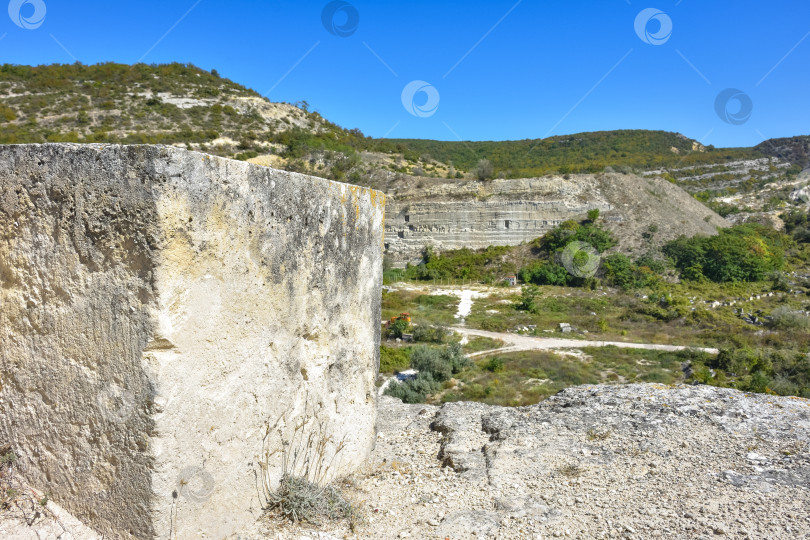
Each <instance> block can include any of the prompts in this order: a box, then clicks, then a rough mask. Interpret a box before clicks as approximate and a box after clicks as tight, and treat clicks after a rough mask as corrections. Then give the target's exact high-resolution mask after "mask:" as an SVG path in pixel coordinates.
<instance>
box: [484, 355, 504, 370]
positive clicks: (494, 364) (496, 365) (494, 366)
mask: <svg viewBox="0 0 810 540" xmlns="http://www.w3.org/2000/svg"><path fill="white" fill-rule="evenodd" d="M484 369H486V370H487V371H489V372H491V373H496V372H498V371H503V360H501V359H500V358H498V357H497V356H493V357H492V358H490V359H489V360H488V361H487V363H486V364H484Z"/></svg>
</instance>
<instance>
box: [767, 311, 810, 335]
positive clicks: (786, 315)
mask: <svg viewBox="0 0 810 540" xmlns="http://www.w3.org/2000/svg"><path fill="white" fill-rule="evenodd" d="M771 316H772V317H773V320H772V321H771V326H772V327H773V328H775V329H777V330H786V331H804V332H810V317H808V316H807V315H805V314H804V313H801V312H799V311H793V310H792V309H790V308H789V307H787V306H780V307H778V308H776V309H775V310H773V313H771Z"/></svg>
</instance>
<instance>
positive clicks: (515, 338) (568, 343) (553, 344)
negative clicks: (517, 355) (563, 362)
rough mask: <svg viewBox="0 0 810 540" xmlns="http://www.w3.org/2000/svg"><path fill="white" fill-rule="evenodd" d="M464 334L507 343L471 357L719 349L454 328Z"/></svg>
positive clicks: (709, 351) (710, 351)
mask: <svg viewBox="0 0 810 540" xmlns="http://www.w3.org/2000/svg"><path fill="white" fill-rule="evenodd" d="M452 329H453V330H454V331H456V332H458V333H459V334H461V335H462V336H465V335H466V336H482V337H488V338H492V339H500V340H501V341H503V342H504V343H505V346H504V347H501V348H500V349H494V350H489V351H481V352H477V353H473V354H470V355H469V356H470V357H471V358H475V357H478V356H486V355H488V354H493V353H496V352H497V353H504V352H514V351H540V350H549V349H581V348H583V347H609V346H611V345H612V346H615V347H621V348H625V349H647V350H651V351H682V350H685V349H695V350H698V351H702V352H707V353H710V354H717V352H718V350H717V349H711V348H704V347H684V346H681V345H657V344H654V343H626V342H623V341H589V340H584V339H565V338H556V337H548V338H546V337H534V336H522V335H520V334H501V333H499V332H488V331H486V330H475V329H472V328H463V327H460V326H454V327H453V328H452Z"/></svg>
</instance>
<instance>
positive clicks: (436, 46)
mask: <svg viewBox="0 0 810 540" xmlns="http://www.w3.org/2000/svg"><path fill="white" fill-rule="evenodd" d="M5 1H6V0H3V2H5ZM37 3H40V4H41V5H40V6H37V5H36V4H37ZM18 4H22V5H21V7H19V9H17V8H16V6H17V5H18ZM42 5H44V6H45V10H44V15H45V16H44V19H43V18H41V17H40V15H42V13H43V10H42ZM37 8H39V12H38V10H37ZM329 8H331V11H330V12H333V13H334V16H333V17H329V16H328V13H327V17H326V19H327V21H328V22H331V24H328V25H325V24H324V22H323V19H324V17H323V14H324V10H325V9H329ZM648 8H654V9H652V10H651V11H646V12H644V13H642V11H643V10H647V9H648ZM10 11H11V12H12V14H16V15H15V16H16V17H17V19H16V21H15V20H12V17H11V16H8V17H6V16H3V17H2V19H0V36H4V37H3V38H2V39H1V40H0V56H2V61H3V62H8V63H18V64H45V63H54V62H58V63H71V62H73V61H74V60H79V61H81V62H83V63H86V64H91V63H96V62H102V61H115V62H123V63H134V62H137V61H139V60H142V61H144V62H147V63H163V62H172V61H178V62H190V63H193V64H196V65H198V66H200V67H202V68H205V69H214V68H215V69H217V70H218V71H219V72H220V74H221V75H223V76H225V77H228V78H230V79H233V80H234V81H236V82H239V83H241V84H244V85H246V86H249V87H251V88H253V89H254V90H256V91H258V92H260V93H263V94H265V95H267V96H268V97H269V98H270V99H272V100H274V101H288V102H295V101H298V100H306V101H308V102H309V103H310V104H311V107H312V108H313V109H314V110H317V111H319V112H320V113H321V114H323V115H324V116H325V117H326V118H328V119H330V120H332V121H334V122H337V123H338V124H340V125H342V126H344V127H348V128H353V127H357V128H360V129H361V130H362V131H363V132H364V133H365V134H367V135H371V136H374V137H382V136H386V135H387V136H389V137H394V138H432V139H443V140H457V139H465V140H503V139H523V138H539V137H546V136H549V135H558V134H567V133H576V132H581V131H597V130H610V129H636V128H640V129H663V130H668V131H678V132H681V133H684V134H686V135H688V136H689V137H692V138H695V139H699V140H701V141H702V142H704V143H705V144H714V145H716V146H748V145H754V144H757V143H758V142H760V141H762V140H763V139H765V138H771V137H783V136H791V135H798V134H810V2H808V1H807V0H790V1H788V0H771V1H768V2H764V1H761V0H757V1H753V0H737V1H730V0H718V1H714V0H712V1H706V0H703V1H698V0H644V1H643V2H641V1H640V0H598V1H597V0H594V1H588V2H586V1H580V2H576V1H570V0H568V1H564V0H556V1H553V0H546V1H538V0H522V1H520V2H518V1H517V0H506V1H501V0H495V1H489V2H482V1H475V0H467V1H446V2H441V1H438V0H435V1H411V2H402V1H400V2H387V1H377V2H373V1H371V0H351V1H347V2H342V3H340V4H330V3H329V2H326V1H315V2H310V1H297V2H296V1H289V0H284V1H271V2H259V1H250V0H234V1H229V2H217V1H214V0H199V1H198V0H183V1H153V0H139V1H137V2H129V1H116V2H110V1H109V0H108V1H104V2H102V1H93V0H87V1H83V2H75V1H73V2H67V1H58V0H12V1H11V5H10ZM0 14H2V13H1V12H0ZM639 14H641V17H640V20H641V25H640V26H639V31H638V32H637V29H636V26H637V25H636V19H637V17H639ZM20 17H21V18H20ZM355 20H356V21H357V24H356V25H355V24H353V23H354V22H355ZM26 21H27V22H26ZM645 23H646V24H645ZM670 24H671V32H670V31H669V25H670ZM21 25H22V26H37V27H36V28H33V29H26V28H23V27H21ZM412 81H424V82H423V83H421V84H416V85H415V87H416V88H417V89H421V90H420V91H417V92H415V93H412V94H413V96H412V99H411V97H410V94H409V95H408V96H406V99H405V100H404V104H405V105H408V108H406V106H404V104H403V96H402V94H403V89H405V88H406V87H407V86H408V85H409V83H411V82H412ZM426 85H427V86H426ZM411 86H414V85H411ZM726 89H737V90H739V92H731V93H728V92H727V93H726V95H732V96H736V97H732V98H727V99H726V100H725V101H724V102H723V103H720V104H719V106H716V101H717V96H718V95H721V93H722V92H723V91H724V90H726ZM426 91H427V92H426ZM428 101H431V103H428ZM436 101H438V105H437V106H436V107H434V106H433V105H434V104H435V103H436ZM718 109H719V111H720V113H718V112H717V111H718ZM749 109H750V110H749ZM420 111H421V112H420ZM414 112H415V113H416V114H414Z"/></svg>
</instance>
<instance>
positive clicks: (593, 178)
mask: <svg viewBox="0 0 810 540" xmlns="http://www.w3.org/2000/svg"><path fill="white" fill-rule="evenodd" d="M592 209H598V210H599V211H600V213H601V216H602V222H603V223H604V226H605V227H606V228H607V229H608V230H610V231H611V232H612V233H613V234H614V235H615V236H616V238H617V239H618V241H619V248H620V249H622V250H623V251H628V252H631V251H642V252H643V251H646V250H648V249H649V241H648V240H647V239H645V237H644V235H643V234H644V233H646V232H648V231H649V229H650V227H651V226H652V225H655V227H656V229H657V230H658V233H657V234H656V235H655V238H654V239H653V242H656V243H661V242H663V241H666V240H670V239H672V238H675V237H677V236H678V235H680V234H686V235H694V234H698V233H700V234H715V232H716V228H717V227H722V226H728V225H729V223H728V222H726V221H725V220H724V219H723V218H721V217H720V216H718V215H717V214H715V213H714V212H712V211H711V210H709V209H708V208H706V207H705V206H703V205H702V204H701V203H700V202H698V201H696V200H695V199H694V198H693V197H692V196H690V195H689V194H688V193H687V192H686V191H684V190H683V189H681V188H679V187H678V186H676V185H674V184H671V183H669V182H667V181H666V180H664V179H662V178H658V177H650V178H642V177H639V176H635V175H624V174H615V173H606V174H596V175H594V174H578V175H566V176H548V177H543V178H520V179H499V180H493V181H490V182H471V181H448V182H447V183H441V184H435V183H434V184H431V185H429V186H428V187H425V188H421V189H420V188H417V189H408V188H407V187H406V188H405V189H403V190H401V191H397V192H395V194H394V195H393V196H392V197H391V198H390V199H389V200H388V204H387V205H386V217H385V244H386V249H387V253H388V254H390V255H391V256H392V258H393V259H394V260H395V261H397V262H399V263H400V264H404V262H406V261H413V262H418V261H419V260H420V259H421V253H422V249H423V247H424V246H425V245H427V244H430V245H432V246H433V247H434V248H435V250H436V251H437V252H441V251H443V250H449V249H458V248H462V247H468V248H472V249H477V248H484V247H487V246H501V245H518V244H520V243H521V242H526V241H530V240H534V239H535V238H538V237H540V236H543V235H544V234H545V233H546V232H548V231H549V230H551V229H553V228H554V227H556V226H557V225H559V224H560V223H562V222H563V221H566V220H569V219H574V220H581V219H585V218H586V216H587V214H588V211H589V210H592Z"/></svg>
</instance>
